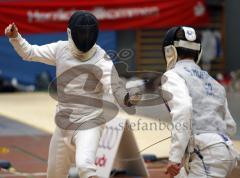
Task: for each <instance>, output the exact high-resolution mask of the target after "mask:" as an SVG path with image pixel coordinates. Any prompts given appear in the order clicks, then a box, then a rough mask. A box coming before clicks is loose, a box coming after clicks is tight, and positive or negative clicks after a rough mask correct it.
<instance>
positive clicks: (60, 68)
mask: <svg viewBox="0 0 240 178" xmlns="http://www.w3.org/2000/svg"><path fill="white" fill-rule="evenodd" d="M10 43H11V44H12V45H13V47H14V48H15V50H16V52H17V53H18V54H19V55H20V56H21V57H22V58H23V59H24V60H27V61H35V62H42V63H45V64H49V65H54V66H56V75H57V77H59V76H60V75H61V74H63V73H64V72H66V71H68V70H70V69H71V68H74V67H76V66H81V65H82V66H83V65H88V64H89V65H94V66H96V67H98V69H100V71H101V72H100V73H98V72H99V71H97V72H95V71H93V73H94V72H95V73H94V74H95V75H96V76H95V77H97V78H98V79H99V80H98V81H100V82H98V84H97V86H96V87H95V88H87V89H86V88H84V86H86V85H85V84H86V81H87V78H88V74H86V73H85V74H84V73H83V74H81V75H79V76H78V74H77V76H76V77H75V78H74V79H73V80H72V81H71V82H70V83H69V84H68V85H67V86H66V87H64V92H65V93H66V94H72V95H73V94H74V95H81V96H85V97H91V98H98V99H102V97H103V94H104V93H106V94H109V93H110V94H115V95H116V96H117V98H118V99H119V101H121V104H123V103H124V98H125V95H126V94H127V91H126V90H125V87H124V86H123V85H120V84H119V81H120V80H119V76H118V74H117V72H116V69H115V67H114V65H113V63H112V61H111V59H110V58H109V57H108V55H107V54H106V52H105V51H104V50H103V49H102V48H101V47H99V46H98V45H95V46H94V48H95V52H94V54H93V56H91V57H90V59H88V60H85V61H81V60H79V59H77V58H76V57H74V55H73V53H72V52H71V49H70V45H69V41H58V42H55V43H51V44H46V45H42V46H38V45H31V44H29V43H28V42H27V41H26V40H25V39H24V38H22V37H21V35H20V34H18V36H17V37H16V38H11V39H10ZM74 72H75V71H73V73H74ZM101 73H102V74H101ZM73 75H74V74H73ZM88 82H89V84H90V86H94V85H95V84H94V82H96V81H94V80H88ZM91 84H92V85H91ZM113 88H114V90H113ZM63 109H72V110H73V112H72V114H71V118H70V119H71V120H73V122H76V121H80V122H84V121H86V120H90V119H94V118H96V117H98V116H99V115H100V114H102V108H96V107H94V106H89V105H84V104H75V103H61V102H59V103H58V105H57V112H58V111H61V110H63Z"/></svg>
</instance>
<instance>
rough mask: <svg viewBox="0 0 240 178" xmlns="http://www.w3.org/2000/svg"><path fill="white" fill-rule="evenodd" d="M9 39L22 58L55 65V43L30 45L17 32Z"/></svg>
mask: <svg viewBox="0 0 240 178" xmlns="http://www.w3.org/2000/svg"><path fill="white" fill-rule="evenodd" d="M9 41H10V43H11V44H12V46H13V47H14V49H15V50H16V52H17V53H18V55H19V56H21V57H22V59H24V60H27V61H36V62H42V63H45V64H49V65H55V62H56V57H55V53H56V49H57V46H58V44H57V43H51V44H47V45H42V46H38V45H31V44H29V43H28V42H27V41H26V40H25V39H24V38H23V37H22V36H21V35H20V34H19V33H18V35H17V37H15V38H9Z"/></svg>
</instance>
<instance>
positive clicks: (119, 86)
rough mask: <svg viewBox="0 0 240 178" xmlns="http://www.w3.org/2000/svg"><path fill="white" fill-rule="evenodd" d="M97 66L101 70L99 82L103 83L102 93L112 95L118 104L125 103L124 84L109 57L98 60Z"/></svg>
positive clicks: (125, 92)
mask: <svg viewBox="0 0 240 178" xmlns="http://www.w3.org/2000/svg"><path fill="white" fill-rule="evenodd" d="M98 67H100V69H101V71H102V77H101V79H100V82H101V83H102V85H103V89H104V93H106V94H110V95H114V97H115V99H117V101H118V103H119V105H122V106H123V105H125V99H126V95H127V94H128V91H127V90H126V89H125V85H124V83H123V81H122V80H121V79H120V77H119V75H118V72H117V70H116V68H115V66H114V65H113V62H112V61H111V59H109V57H108V56H105V59H104V60H100V61H99V63H98Z"/></svg>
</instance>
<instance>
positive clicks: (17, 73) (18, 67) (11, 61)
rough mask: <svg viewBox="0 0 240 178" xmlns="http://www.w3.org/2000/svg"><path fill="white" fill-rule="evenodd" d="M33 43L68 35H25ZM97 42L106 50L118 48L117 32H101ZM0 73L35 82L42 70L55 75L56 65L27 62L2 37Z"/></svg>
mask: <svg viewBox="0 0 240 178" xmlns="http://www.w3.org/2000/svg"><path fill="white" fill-rule="evenodd" d="M24 38H26V40H27V41H28V42H29V43H31V44H38V45H43V44H46V43H51V42H55V41H58V40H66V39H67V35H66V33H65V32H63V33H50V34H34V35H24ZM97 43H98V44H99V45H100V46H101V47H102V48H103V49H105V50H116V33H115V32H114V31H103V32H100V35H99V38H98V41H97ZM0 71H1V72H0V73H1V75H2V76H3V77H5V78H7V79H11V78H13V77H15V78H17V79H18V80H19V82H21V83H25V84H34V83H35V77H36V75H38V74H39V73H41V72H42V71H48V72H49V73H50V74H51V76H52V77H54V76H55V67H52V66H48V65H45V64H41V63H37V62H26V61H23V60H21V58H20V57H19V56H18V55H17V54H16V52H15V51H14V49H13V47H12V46H11V44H10V43H9V41H8V38H6V37H4V36H1V37H0Z"/></svg>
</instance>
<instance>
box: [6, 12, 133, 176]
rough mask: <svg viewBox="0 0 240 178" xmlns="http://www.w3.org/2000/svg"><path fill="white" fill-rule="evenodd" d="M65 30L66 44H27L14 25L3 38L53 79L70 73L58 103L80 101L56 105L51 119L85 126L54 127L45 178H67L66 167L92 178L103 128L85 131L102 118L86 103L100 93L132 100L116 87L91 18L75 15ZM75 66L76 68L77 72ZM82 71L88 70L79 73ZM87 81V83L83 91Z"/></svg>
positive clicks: (100, 112) (99, 110)
mask: <svg viewBox="0 0 240 178" xmlns="http://www.w3.org/2000/svg"><path fill="white" fill-rule="evenodd" d="M67 31H68V41H58V42H56V43H51V44H46V45H42V46H38V45H31V44H29V43H28V42H27V41H26V40H25V39H24V38H23V37H22V36H21V35H20V34H19V33H18V30H17V27H16V26H15V24H10V25H9V26H8V27H7V28H6V29H5V34H6V35H7V36H8V37H9V39H10V42H11V44H12V45H13V47H14V49H15V50H16V52H17V53H18V54H19V55H20V56H21V57H22V58H23V59H24V60H27V61H36V62H41V63H45V64H49V65H54V66H56V75H57V77H61V75H62V74H64V73H65V72H68V73H70V76H69V77H70V79H71V81H70V79H69V78H68V76H67V77H66V78H64V79H65V80H69V81H67V83H65V84H64V86H61V82H59V81H57V82H58V86H57V87H58V89H59V88H61V87H62V88H61V90H64V94H65V95H66V97H65V96H64V97H65V98H63V99H62V100H65V99H68V96H76V97H77V96H83V97H85V98H84V99H85V104H84V103H78V102H76V101H75V102H76V103H74V102H71V101H69V102H62V100H60V101H58V105H57V111H56V117H58V116H59V117H60V119H63V120H62V121H66V119H68V120H70V121H71V122H70V123H75V124H76V123H77V124H78V125H77V126H80V127H81V126H82V125H84V124H85V125H84V127H85V128H79V127H78V128H74V129H68V128H66V127H65V125H64V122H63V123H61V122H60V123H57V127H56V130H55V132H54V134H53V137H52V139H51V143H50V148H49V159H48V170H47V177H48V178H66V177H67V175H68V171H69V168H70V167H71V166H72V165H73V164H74V163H76V167H77V168H78V169H79V175H80V177H81V178H88V177H95V176H96V166H95V156H96V151H97V148H98V143H99V139H100V136H101V131H102V126H101V122H99V123H97V124H96V125H94V126H92V125H90V127H88V126H86V123H88V121H91V120H97V121H98V120H101V119H103V120H104V118H103V117H104V116H103V108H101V107H97V106H95V105H94V104H96V103H94V102H93V103H92V104H89V102H90V101H91V98H95V99H99V100H101V99H102V97H103V94H104V93H111V94H114V95H117V98H118V99H119V101H122V103H123V104H126V105H127V106H131V105H132V104H134V101H136V97H135V98H134V96H135V95H134V96H133V95H132V96H130V94H129V93H128V92H127V91H126V90H125V89H124V87H123V86H121V85H120V84H119V81H120V80H119V77H118V74H117V72H116V70H115V67H114V65H113V63H112V61H111V60H110V59H109V57H108V55H107V54H106V52H105V51H104V50H103V49H102V48H101V47H100V46H98V45H97V44H96V40H97V36H98V22H97V19H96V18H95V17H94V16H93V15H92V14H90V13H88V12H85V11H78V12H75V13H74V14H73V15H72V17H71V18H70V20H69V23H68V30H67ZM78 66H80V68H79V69H78V68H76V67H78ZM94 66H95V67H94ZM82 70H87V71H85V73H84V72H83V73H81V71H82ZM69 71H70V72H69ZM79 72H80V73H79ZM86 72H87V73H86ZM88 72H90V73H91V74H93V75H94V77H95V79H94V77H92V78H91V77H90V78H89V75H88ZM58 79H59V78H58ZM98 81H100V82H98ZM63 82H64V81H63ZM86 83H88V84H89V87H88V88H86ZM113 88H114V89H113ZM76 97H75V98H76ZM89 98H90V100H89V101H88V99H89ZM72 99H73V100H74V97H73V98H72ZM132 99H133V100H132ZM80 100H82V98H81V99H80ZM99 100H96V101H99ZM94 101H95V100H94ZM81 102H83V101H81ZM69 110H70V111H71V113H70V114H69V118H64V117H65V116H66V112H68V111H69ZM61 117H63V118H61ZM66 117H68V116H66ZM61 124H63V126H64V127H62V125H61ZM103 124H104V123H103Z"/></svg>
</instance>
